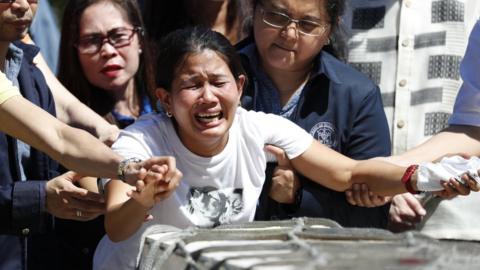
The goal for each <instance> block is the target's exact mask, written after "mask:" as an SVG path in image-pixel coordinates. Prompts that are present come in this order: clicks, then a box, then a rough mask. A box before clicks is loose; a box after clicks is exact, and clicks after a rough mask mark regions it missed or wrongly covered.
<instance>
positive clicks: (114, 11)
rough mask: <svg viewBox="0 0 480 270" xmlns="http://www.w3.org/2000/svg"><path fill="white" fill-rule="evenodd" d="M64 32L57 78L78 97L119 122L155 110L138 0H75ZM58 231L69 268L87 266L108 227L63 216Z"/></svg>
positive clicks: (122, 124) (122, 123)
mask: <svg viewBox="0 0 480 270" xmlns="http://www.w3.org/2000/svg"><path fill="white" fill-rule="evenodd" d="M61 34H62V37H61V44H60V59H59V79H60V81H61V82H62V83H63V84H64V85H65V86H66V88H67V89H69V90H70V91H71V92H72V93H73V94H74V95H75V96H76V97H77V98H78V99H79V100H80V101H82V102H83V103H85V104H87V105H88V106H89V107H90V108H92V109H93V110H94V111H95V112H96V113H98V114H100V115H101V116H103V117H105V119H107V121H109V122H110V123H112V124H115V125H117V126H118V127H119V128H124V127H126V126H128V125H130V124H131V123H133V122H134V121H135V119H136V118H137V117H139V116H140V115H142V114H144V113H148V112H151V111H152V108H151V105H150V99H149V98H148V94H147V93H148V90H149V82H151V79H150V77H149V76H150V74H152V72H151V71H150V72H149V69H150V62H149V61H151V57H149V55H148V50H147V48H146V47H145V46H144V44H145V40H144V36H143V24H142V20H141V16H140V11H139V8H138V4H137V1H136V0H71V1H69V2H68V4H67V6H66V7H65V12H64V17H63V21H62V33H61ZM92 182H93V181H91V180H89V181H87V183H85V181H84V185H85V186H86V187H89V186H91V184H93V183H92ZM95 186H96V185H95ZM57 231H59V233H60V234H61V235H62V237H63V239H65V240H66V241H65V242H66V243H67V244H68V245H69V247H70V248H69V249H66V250H65V251H66V253H68V254H67V255H66V256H65V257H67V258H71V259H70V260H65V262H66V263H68V262H72V264H75V265H68V267H67V266H65V269H67V268H68V269H71V268H72V267H77V268H84V269H89V268H90V267H91V260H92V256H93V250H94V248H95V246H96V245H97V243H98V241H99V240H100V238H101V237H102V236H103V235H104V233H105V231H104V229H103V217H101V218H98V219H96V220H94V221H91V222H88V223H81V224H80V223H75V222H65V221H59V222H57ZM70 231H81V232H84V233H79V234H71V233H69V232H70ZM85 251H88V252H85ZM78 266H80V267H78Z"/></svg>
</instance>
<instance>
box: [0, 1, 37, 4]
mask: <svg viewBox="0 0 480 270" xmlns="http://www.w3.org/2000/svg"><path fill="white" fill-rule="evenodd" d="M15 1H17V0H0V4H13V3H14V2H15ZM27 2H28V3H29V4H35V3H38V0H27Z"/></svg>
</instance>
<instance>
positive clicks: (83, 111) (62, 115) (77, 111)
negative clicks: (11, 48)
mask: <svg viewBox="0 0 480 270" xmlns="http://www.w3.org/2000/svg"><path fill="white" fill-rule="evenodd" d="M34 61H35V64H36V65H37V67H38V69H40V71H41V72H42V74H43V76H45V80H46V82H47V84H48V87H49V88H50V90H51V91H52V94H53V98H54V99H55V109H56V112H57V118H58V119H59V120H60V121H62V122H64V123H66V124H68V125H70V126H74V127H78V128H81V129H84V130H87V131H88V132H90V133H91V134H93V135H94V136H96V137H97V138H99V139H100V140H101V141H102V142H105V143H107V144H109V145H111V144H112V143H113V142H114V141H115V140H116V139H117V136H118V132H119V130H118V128H117V127H116V126H115V125H111V124H110V123H108V122H107V121H106V120H105V119H103V117H101V116H100V115H98V114H97V113H95V112H94V111H93V110H92V109H90V108H89V107H88V106H87V105H85V104H83V103H82V102H80V100H78V99H77V98H76V97H75V96H74V95H72V93H70V92H69V91H68V90H67V89H66V88H65V86H63V84H62V83H60V81H59V80H58V79H57V77H56V76H55V75H54V74H53V72H52V71H51V70H50V68H49V67H48V65H47V63H46V62H45V60H44V59H43V57H42V55H41V54H38V55H37V56H36V57H35V59H34Z"/></svg>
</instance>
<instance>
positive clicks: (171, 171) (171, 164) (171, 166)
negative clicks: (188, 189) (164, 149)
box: [165, 157, 178, 182]
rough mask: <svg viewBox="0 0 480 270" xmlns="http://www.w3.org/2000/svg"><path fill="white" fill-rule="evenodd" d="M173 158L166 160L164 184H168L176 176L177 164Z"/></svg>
mask: <svg viewBox="0 0 480 270" xmlns="http://www.w3.org/2000/svg"><path fill="white" fill-rule="evenodd" d="M176 162H177V161H176V159H175V158H174V157H167V158H166V165H167V167H168V170H167V173H166V174H165V182H170V181H172V179H174V178H175V177H176V176H177V171H178V170H177V163H176Z"/></svg>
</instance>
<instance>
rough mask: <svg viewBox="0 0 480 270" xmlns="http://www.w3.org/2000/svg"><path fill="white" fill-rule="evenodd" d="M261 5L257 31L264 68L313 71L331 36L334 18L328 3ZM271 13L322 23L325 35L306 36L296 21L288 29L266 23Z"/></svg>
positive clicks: (271, 1)
mask: <svg viewBox="0 0 480 270" xmlns="http://www.w3.org/2000/svg"><path fill="white" fill-rule="evenodd" d="M261 2H262V3H263V5H262V4H258V5H257V6H256V8H255V13H254V25H253V30H254V35H255V41H256V45H257V49H258V53H259V54H260V59H261V63H262V65H263V66H264V67H265V68H266V69H267V70H268V69H279V70H284V71H299V70H303V69H305V68H309V67H310V65H311V63H312V61H313V59H314V58H315V56H316V55H317V54H318V53H319V52H320V50H321V49H322V47H323V45H324V44H325V43H326V42H327V40H328V37H329V35H330V23H329V22H330V18H329V17H328V14H327V11H326V9H325V2H326V0H302V1H298V0H264V1H261ZM268 12H275V13H277V14H278V13H282V14H285V15H287V16H289V17H290V18H291V19H294V20H308V21H312V22H315V23H318V24H320V25H322V26H324V27H322V28H320V31H317V33H318V32H320V33H322V34H321V35H318V36H309V35H305V34H303V33H301V32H299V29H301V28H299V24H298V23H295V22H292V21H290V22H289V23H288V24H287V25H286V26H284V27H274V26H271V25H269V24H267V23H265V22H264V17H265V16H264V13H265V14H266V13H268ZM306 25H307V26H311V25H309V24H306ZM303 26H305V25H303ZM303 26H302V27H303ZM304 29H307V30H308V29H309V28H307V27H305V28H304ZM317 30H318V29H317Z"/></svg>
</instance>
